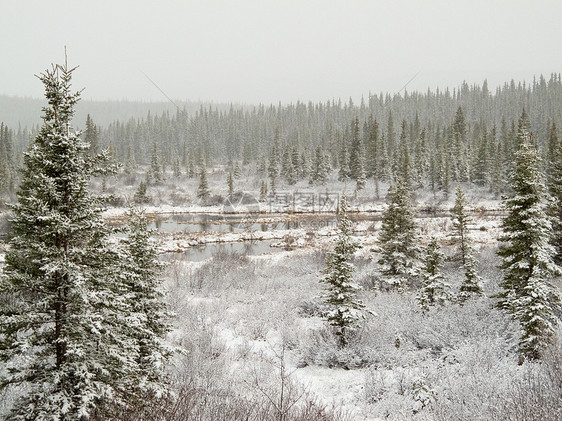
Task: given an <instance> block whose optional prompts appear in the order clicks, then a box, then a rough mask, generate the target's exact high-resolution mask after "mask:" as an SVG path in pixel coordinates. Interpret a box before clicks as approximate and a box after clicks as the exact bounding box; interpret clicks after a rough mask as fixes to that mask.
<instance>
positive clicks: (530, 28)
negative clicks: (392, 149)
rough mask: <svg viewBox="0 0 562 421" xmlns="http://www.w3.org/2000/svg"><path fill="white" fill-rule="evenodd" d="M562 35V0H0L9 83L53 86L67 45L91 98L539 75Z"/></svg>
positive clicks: (18, 89) (228, 98)
mask: <svg viewBox="0 0 562 421" xmlns="http://www.w3.org/2000/svg"><path fill="white" fill-rule="evenodd" d="M561 42H562V1H561V0H532V1H531V0H470V1H469V0H459V1H457V0H388V1H383V0H371V1H369V0H341V1H330V0H317V1H309V0H283V1H282V0H278V1H268V0H259V1H258V0H255V1H250V0H230V1H227V0H201V1H185V0H184V1H180V0H159V1H147V0H134V1H131V0H110V1H106V0H96V1H91V0H88V1H84V0H80V1H78V0H73V1H70V0H69V1H62V0H1V6H0V54H1V55H0V57H1V58H0V94H8V95H15V96H32V97H41V96H42V94H43V88H42V85H41V83H40V82H39V81H38V80H37V79H36V78H34V76H33V75H34V74H38V73H40V72H42V71H43V70H44V69H46V68H47V67H48V66H49V65H50V63H52V62H61V61H62V60H63V59H64V50H63V48H64V45H66V46H67V49H68V54H69V61H70V64H73V65H76V64H79V65H80V68H79V70H78V71H77V72H76V74H75V78H74V85H75V87H77V88H78V87H85V88H86V90H85V91H84V93H83V98H86V99H98V100H105V99H131V100H139V99H140V100H146V101H149V100H165V98H164V97H163V95H162V94H161V93H160V92H159V91H158V90H157V89H156V88H155V87H154V86H153V85H152V84H151V83H150V82H149V81H148V80H147V79H146V78H145V76H144V75H143V73H142V72H144V73H146V74H147V75H148V76H150V78H152V79H153V80H154V81H155V82H156V83H157V84H158V85H159V86H160V88H161V89H162V90H163V91H164V92H166V93H167V94H168V95H169V96H170V97H172V98H174V99H179V100H204V101H214V102H241V103H266V104H269V103H277V102H278V101H281V102H284V103H287V102H295V101H296V100H298V99H300V100H303V101H309V100H312V101H325V100H328V99H332V98H342V99H343V100H347V99H348V98H349V97H350V96H351V97H353V98H354V99H355V100H358V99H360V98H361V95H365V96H367V95H368V93H369V92H376V93H378V92H380V91H384V92H387V91H388V92H391V93H393V92H397V91H398V90H400V88H402V86H403V85H404V84H405V83H406V82H407V81H408V80H409V79H410V78H411V77H412V76H414V75H415V74H417V73H418V72H419V75H418V76H417V77H416V78H415V79H414V80H413V81H412V82H411V83H410V85H409V86H408V90H409V91H411V90H414V89H415V90H422V91H425V90H427V88H428V87H430V88H432V89H434V88H435V87H437V86H439V87H441V88H443V87H445V86H449V87H451V88H453V87H456V86H458V85H459V84H460V83H461V82H462V81H463V80H466V81H467V82H468V83H470V84H472V83H478V84H481V83H482V81H483V80H484V78H487V79H488V82H489V84H490V88H494V87H495V86H497V85H498V84H501V83H503V82H505V81H509V80H511V79H512V78H514V79H515V80H517V81H518V80H523V79H526V80H528V81H530V80H532V77H533V75H540V74H541V73H542V74H544V75H545V76H547V77H548V75H549V74H550V73H551V72H561V71H562V52H561V51H560V48H561ZM141 71H142V72H141ZM0 111H1V110H0Z"/></svg>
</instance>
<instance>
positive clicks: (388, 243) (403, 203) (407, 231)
mask: <svg viewBox="0 0 562 421" xmlns="http://www.w3.org/2000/svg"><path fill="white" fill-rule="evenodd" d="M414 218H415V211H414V209H413V207H412V203H411V200H410V191H409V189H408V187H407V185H406V183H404V182H403V181H399V182H398V183H397V185H396V186H394V187H391V188H390V189H389V192H388V206H387V208H386V209H385V211H384V212H383V216H382V229H381V232H380V234H379V245H380V252H381V255H382V256H381V258H380V259H379V264H380V265H381V266H382V268H381V273H382V275H383V276H384V277H385V279H384V281H385V282H386V283H387V284H388V285H389V286H390V287H395V288H399V289H402V288H405V287H412V286H414V285H412V282H413V281H414V279H415V277H416V275H417V273H418V266H419V260H418V256H419V248H418V234H417V226H416V222H415V220H414Z"/></svg>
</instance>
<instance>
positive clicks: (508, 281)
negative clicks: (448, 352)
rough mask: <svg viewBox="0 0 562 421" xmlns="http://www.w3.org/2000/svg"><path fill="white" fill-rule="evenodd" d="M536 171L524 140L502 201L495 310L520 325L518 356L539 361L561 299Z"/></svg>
mask: <svg viewBox="0 0 562 421" xmlns="http://www.w3.org/2000/svg"><path fill="white" fill-rule="evenodd" d="M539 168H540V158H539V155H538V152H537V150H536V149H535V147H534V146H533V145H532V144H531V143H530V141H529V138H528V136H526V137H525V139H524V141H523V143H521V145H520V147H519V150H518V151H517V153H516V154H515V164H514V168H513V170H512V173H511V188H512V189H513V193H512V194H511V195H510V196H508V197H506V198H504V207H505V210H506V211H507V212H508V215H507V216H506V217H505V218H504V219H503V224H502V228H503V235H502V236H501V237H500V241H501V242H503V244H502V245H501V246H500V248H499V251H498V255H499V256H500V257H502V259H503V262H502V264H501V266H500V267H501V269H503V273H504V275H503V281H502V282H501V287H502V288H503V292H502V293H501V294H499V299H500V300H499V302H498V304H499V306H500V307H501V308H503V309H505V310H507V311H509V312H510V313H512V315H513V316H514V318H515V319H516V320H518V321H519V322H520V324H521V327H522V329H523V335H522V337H521V339H520V342H519V350H520V352H521V354H522V355H523V356H525V357H527V358H529V359H536V358H540V356H541V350H542V347H543V346H544V344H545V343H546V342H548V340H549V338H550V336H551V335H552V333H553V332H554V325H555V324H556V323H557V318H556V315H555V313H556V309H557V308H559V306H560V297H559V295H558V293H557V291H556V290H555V289H554V288H553V286H552V285H551V284H550V282H549V281H550V280H551V279H552V278H553V277H554V276H556V275H557V274H560V268H559V267H558V266H557V265H556V264H555V263H554V261H553V256H554V253H555V250H554V247H553V246H552V244H551V243H550V240H551V236H552V226H551V223H550V220H549V218H548V216H547V214H546V212H545V201H546V192H545V186H544V183H543V176H542V174H541V172H540V170H539Z"/></svg>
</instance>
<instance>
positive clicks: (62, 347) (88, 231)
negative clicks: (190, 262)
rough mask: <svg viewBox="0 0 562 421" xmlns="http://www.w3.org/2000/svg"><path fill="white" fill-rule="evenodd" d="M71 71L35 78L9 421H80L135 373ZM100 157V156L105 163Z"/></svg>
mask: <svg viewBox="0 0 562 421" xmlns="http://www.w3.org/2000/svg"><path fill="white" fill-rule="evenodd" d="M73 70H74V69H69V68H68V67H67V65H66V64H65V65H56V66H53V67H52V68H51V69H50V70H47V71H45V73H43V74H42V75H41V76H40V77H39V79H40V80H41V81H42V82H43V84H44V85H45V96H46V99H47V103H48V105H47V106H46V107H45V108H43V112H44V115H43V126H42V127H41V129H40V132H39V134H38V135H37V137H36V138H35V139H34V141H33V143H32V145H31V147H30V149H29V150H28V152H27V153H26V154H25V157H24V167H23V170H22V181H21V185H20V190H19V192H18V203H17V204H15V205H13V207H12V210H13V215H14V216H13V225H12V234H13V236H12V238H11V240H10V243H9V247H8V250H7V253H6V264H5V268H4V272H5V273H4V276H3V277H2V278H1V288H0V290H1V292H2V294H3V295H4V296H5V297H9V299H7V300H4V301H3V303H2V306H1V307H0V360H1V361H2V367H3V368H2V370H1V372H0V389H4V388H6V387H10V386H11V385H14V386H21V387H19V388H16V389H15V390H17V391H19V392H20V394H19V396H18V397H17V399H16V400H15V402H14V404H13V407H12V408H11V413H10V418H9V419H11V420H64V421H67V420H86V419H88V418H90V417H91V416H92V414H94V413H96V411H98V412H99V411H100V408H102V407H103V408H105V407H106V405H116V404H117V405H119V404H121V405H124V406H126V404H127V392H128V390H127V385H128V384H130V383H131V380H130V375H131V373H134V368H135V361H134V359H133V357H134V343H133V341H132V339H131V329H130V325H129V323H124V321H125V320H126V319H127V317H128V315H129V310H130V308H129V304H128V302H127V301H126V298H125V295H124V293H125V291H124V289H123V285H122V284H121V283H120V282H118V275H117V274H118V272H119V271H118V269H117V268H118V253H116V252H115V249H114V248H112V247H111V246H110V245H109V242H108V237H109V231H108V230H107V228H106V227H105V225H104V223H103V219H102V216H101V206H100V201H99V200H98V199H96V198H95V197H92V196H91V195H90V193H89V191H88V183H89V180H90V177H91V176H92V175H94V174H96V173H98V172H99V171H100V164H101V162H100V161H101V160H102V158H103V157H95V158H90V157H88V155H87V152H86V151H87V145H86V144H85V143H83V142H81V140H80V138H79V135H78V134H77V133H75V132H74V131H73V129H72V127H71V119H72V116H73V113H74V110H73V108H74V105H75V104H76V102H77V101H78V99H79V93H73V92H71V76H72V72H73ZM106 158H107V157H106Z"/></svg>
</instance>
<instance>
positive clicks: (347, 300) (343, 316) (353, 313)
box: [322, 198, 365, 347]
mask: <svg viewBox="0 0 562 421" xmlns="http://www.w3.org/2000/svg"><path fill="white" fill-rule="evenodd" d="M346 212H347V204H346V201H345V198H343V199H342V200H341V201H340V203H339V212H338V237H337V239H336V245H335V247H334V250H333V251H331V252H329V253H328V256H327V257H326V268H325V269H324V271H323V273H324V278H322V282H323V283H325V284H327V292H326V295H325V297H324V300H325V302H326V304H327V305H328V307H329V310H328V314H327V319H328V322H329V323H330V324H331V325H332V326H333V327H334V329H335V333H336V335H337V336H338V338H339V344H340V346H341V347H345V346H346V345H347V344H348V341H349V333H350V331H351V330H353V328H354V327H355V325H356V323H357V322H358V321H359V320H361V319H362V318H364V317H365V315H364V309H365V306H364V305H363V303H362V302H361V301H360V300H359V299H357V297H356V294H357V291H358V290H360V289H361V287H360V286H359V285H358V284H356V283H355V282H354V281H353V271H354V268H353V265H352V263H351V262H350V260H351V257H352V256H353V253H355V251H356V250H357V249H358V248H359V244H358V243H357V242H356V241H354V240H353V239H352V238H351V222H350V221H349V219H348V217H347V213H346Z"/></svg>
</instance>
